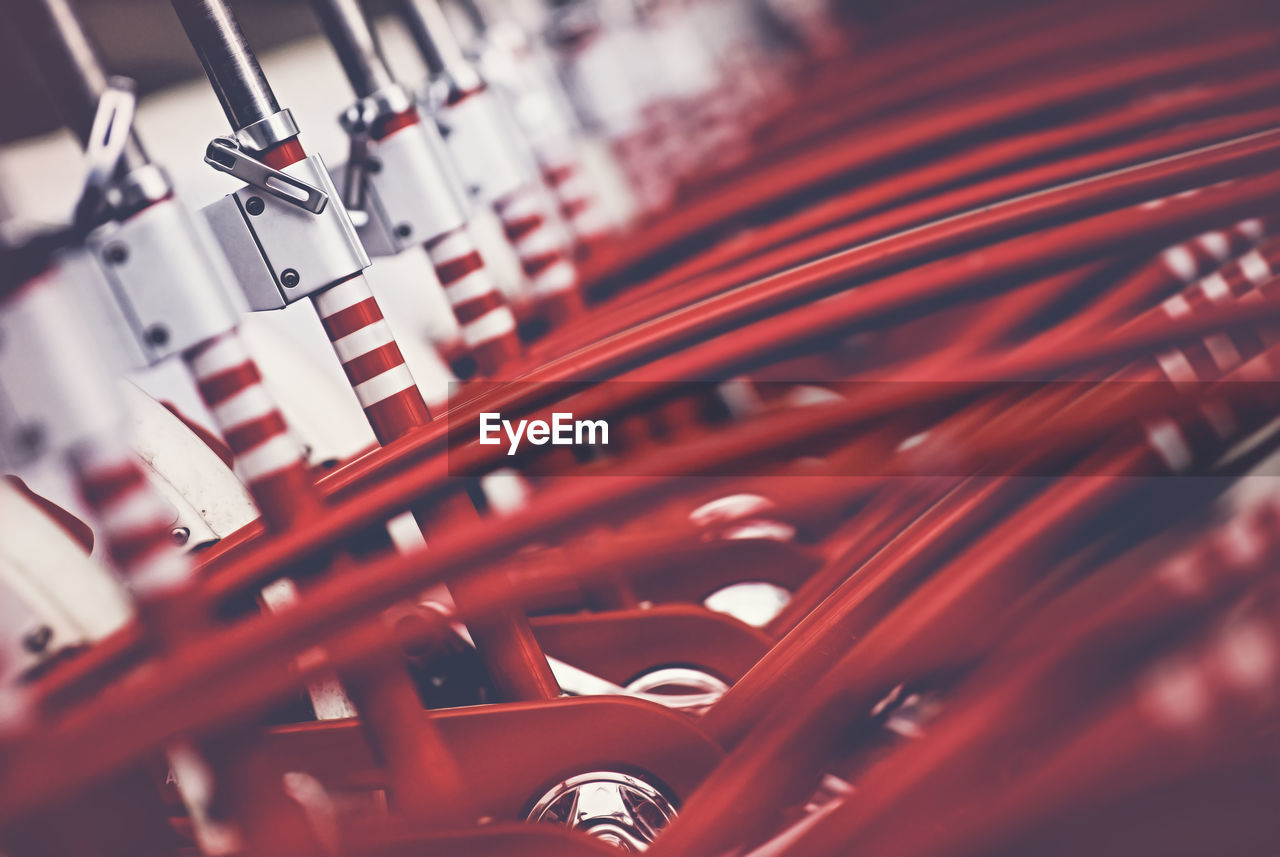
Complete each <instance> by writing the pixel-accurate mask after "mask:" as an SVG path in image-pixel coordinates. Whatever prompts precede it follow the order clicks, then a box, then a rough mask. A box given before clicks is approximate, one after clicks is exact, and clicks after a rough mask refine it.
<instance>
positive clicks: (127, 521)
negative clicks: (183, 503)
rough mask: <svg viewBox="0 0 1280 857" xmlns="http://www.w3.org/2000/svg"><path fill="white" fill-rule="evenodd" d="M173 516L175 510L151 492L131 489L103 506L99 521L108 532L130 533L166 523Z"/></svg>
mask: <svg viewBox="0 0 1280 857" xmlns="http://www.w3.org/2000/svg"><path fill="white" fill-rule="evenodd" d="M172 518H173V510H172V509H168V508H166V507H165V505H164V504H163V503H161V502H158V500H157V498H156V497H155V496H154V495H153V494H151V492H149V491H131V492H129V493H128V494H126V495H124V496H122V497H121V498H120V499H119V500H117V501H115V502H113V503H110V504H108V505H107V506H106V507H105V508H103V509H102V511H101V512H100V514H99V517H98V522H99V523H100V524H101V525H102V526H103V528H104V529H106V530H107V531H108V532H112V533H129V532H138V531H140V530H147V529H150V528H151V527H154V526H156V525H157V524H161V525H163V524H166V523H168V522H169V521H170V520H172Z"/></svg>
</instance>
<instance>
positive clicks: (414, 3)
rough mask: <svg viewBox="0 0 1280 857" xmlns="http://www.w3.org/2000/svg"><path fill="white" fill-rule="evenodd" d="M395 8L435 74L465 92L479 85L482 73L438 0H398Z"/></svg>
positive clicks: (433, 74) (430, 70)
mask: <svg viewBox="0 0 1280 857" xmlns="http://www.w3.org/2000/svg"><path fill="white" fill-rule="evenodd" d="M396 10H397V12H399V14H400V19H401V20H402V21H403V22H404V25H405V28H406V29H408V31H409V35H411V36H412V37H413V41H414V43H415V44H416V45H417V46H418V50H419V51H420V52H421V53H422V58H423V60H425V61H426V63H427V70H428V71H429V72H430V73H431V76H432V78H437V77H448V78H449V79H450V80H451V81H452V82H453V83H454V85H456V86H457V87H458V88H460V89H462V90H463V91H464V92H465V91H469V90H471V89H474V88H475V87H477V86H479V85H480V78H479V75H477V74H476V71H475V68H474V67H473V66H472V65H471V62H470V61H469V60H467V58H466V55H465V54H464V53H463V50H462V45H460V44H459V43H458V38H457V36H456V35H455V34H454V32H453V27H452V25H450V23H449V19H448V18H446V17H445V14H444V10H442V9H441V8H440V4H439V3H438V2H437V0H398V2H397V3H396Z"/></svg>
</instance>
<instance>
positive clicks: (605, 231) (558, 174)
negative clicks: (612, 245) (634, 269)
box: [542, 161, 613, 253]
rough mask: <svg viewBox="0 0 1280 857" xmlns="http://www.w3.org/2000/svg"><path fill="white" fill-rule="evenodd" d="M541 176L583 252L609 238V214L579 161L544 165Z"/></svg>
mask: <svg viewBox="0 0 1280 857" xmlns="http://www.w3.org/2000/svg"><path fill="white" fill-rule="evenodd" d="M542 178H543V180H544V181H545V182H546V183H547V187H549V188H550V189H551V192H552V193H554V194H555V197H556V201H557V202H558V203H559V204H560V214H561V215H562V216H563V217H564V219H565V222H566V223H568V224H569V229H570V230H571V231H572V232H573V237H574V238H575V239H576V240H577V241H578V244H579V248H580V249H581V250H582V251H583V252H584V253H589V252H590V251H591V249H592V248H594V247H596V246H599V245H600V244H601V243H603V242H605V241H607V240H608V239H609V237H610V235H611V234H612V232H613V229H612V226H611V224H610V222H609V217H608V215H607V214H606V213H605V211H604V209H603V208H602V207H601V206H600V202H599V200H597V199H596V195H595V192H594V191H593V190H592V188H591V185H590V183H589V182H588V181H587V177H586V175H585V174H584V173H583V171H582V166H581V165H580V164H578V163H576V162H574V161H561V162H559V163H556V164H552V165H544V166H543V168H542Z"/></svg>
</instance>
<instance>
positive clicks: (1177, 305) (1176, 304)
mask: <svg viewBox="0 0 1280 857" xmlns="http://www.w3.org/2000/svg"><path fill="white" fill-rule="evenodd" d="M1160 306H1161V307H1163V308H1164V311H1165V313H1166V314H1167V315H1168V316H1169V317H1170V318H1179V317H1181V316H1184V315H1186V314H1187V313H1189V312H1191V304H1190V303H1188V302H1187V299H1186V298H1185V297H1183V296H1182V295H1174V296H1173V297H1171V298H1169V299H1168V300H1166V301H1165V302H1164V303H1162V304H1161V305H1160Z"/></svg>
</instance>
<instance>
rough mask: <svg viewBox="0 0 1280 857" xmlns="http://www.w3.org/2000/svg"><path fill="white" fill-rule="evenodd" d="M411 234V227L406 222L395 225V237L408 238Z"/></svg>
mask: <svg viewBox="0 0 1280 857" xmlns="http://www.w3.org/2000/svg"><path fill="white" fill-rule="evenodd" d="M412 234H413V227H412V226H410V225H409V224H407V223H401V224H400V225H399V226H397V227H396V237H397V238H408V237H409V236H410V235H412Z"/></svg>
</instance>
